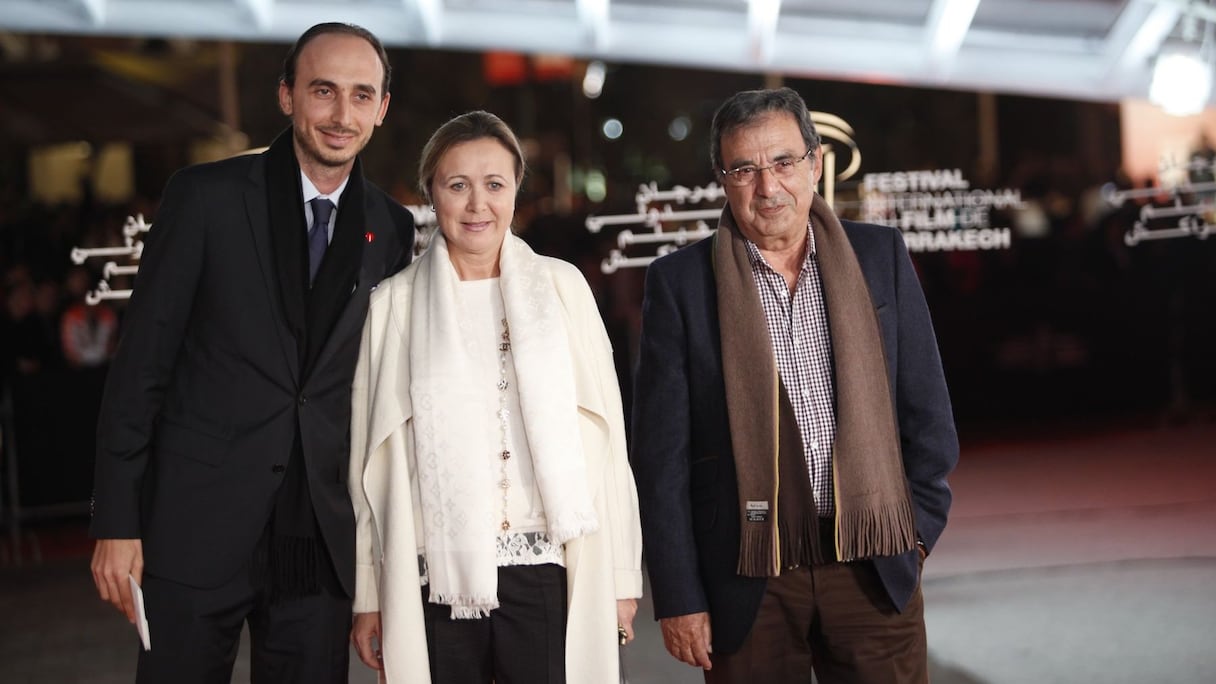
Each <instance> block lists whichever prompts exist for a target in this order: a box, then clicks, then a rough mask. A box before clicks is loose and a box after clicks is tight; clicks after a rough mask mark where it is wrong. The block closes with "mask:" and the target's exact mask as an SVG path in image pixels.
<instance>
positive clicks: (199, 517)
mask: <svg viewBox="0 0 1216 684" xmlns="http://www.w3.org/2000/svg"><path fill="white" fill-rule="evenodd" d="M266 165H267V157H266V155H265V154H260V155H245V156H238V157H234V158H231V159H226V160H224V161H219V162H214V163H211V164H203V165H199V166H193V167H189V168H186V169H183V170H181V171H179V172H178V173H177V174H175V175H174V177H173V178H172V179H171V180H170V181H169V183H168V185H167V186H166V188H165V192H164V197H163V199H162V201H161V204H160V209H159V210H158V212H157V216H156V220H155V222H154V225H153V228H152V230H151V232H150V233H149V234H148V236H147V240H146V246H145V249H144V252H143V258H142V259H141V261H140V268H139V274H138V276H137V277H136V281H135V289H134V293H133V295H132V297H131V302H130V306H129V307H128V310H127V315H126V318H125V320H124V324H123V334H122V339H121V341H120V343H119V345H118V351H117V354H116V356H115V359H114V362H113V365H112V366H111V368H110V371H109V376H108V378H107V382H106V389H105V395H104V399H103V401H102V407H101V412H100V416H99V421H98V452H97V464H96V477H95V485H94V512H93V520H92V525H91V528H90V532H91V535H92V536H93V537H95V538H106V539H111V538H119V539H132V538H138V539H142V541H143V552H144V559H145V567H146V570H147V571H148V572H151V573H153V574H156V575H158V576H160V577H165V578H167V579H171V580H173V581H175V582H179V583H182V584H186V585H189V586H194V587H202V588H209V587H215V586H219V585H221V584H223V583H224V582H226V581H227V580H229V579H231V578H232V577H233V576H235V574H236V573H237V571H238V570H239V569H240V568H241V567H242V566H243V565H245V564H247V563H248V562H249V559H250V558H251V557H252V553H253V549H254V546H255V545H256V543H257V542H258V539H259V537H260V536H261V535H262V532H263V530H264V529H265V526H266V522H267V520H268V519H269V517H270V513H271V509H272V507H273V505H274V500H275V493H276V491H277V489H278V487H279V484H280V482H282V479H283V472H284V466H285V465H286V463H287V462H288V459H289V458H290V455H291V452H292V449H293V447H294V445H295V444H296V441H297V439H298V440H299V447H300V449H301V453H302V462H303V464H304V466H305V470H306V473H307V477H308V487H309V493H310V495H311V497H312V503H313V509H314V511H315V513H316V517H317V523H318V526H319V528H320V530H321V534H322V536H323V537H324V540H325V544H326V547H327V548H328V549H329V552H330V556H331V557H332V559H333V562H334V568H335V570H336V572H337V575H338V578H339V581H340V582H341V583H342V585H343V587H344V588H346V590H347V591H348V592H351V593H352V595H353V591H354V526H355V522H354V510H353V508H352V506H351V502H350V495H349V493H348V491H347V487H346V477H347V472H348V471H349V458H350V447H349V439H350V411H351V400H350V392H351V389H350V388H351V381H352V378H353V377H354V369H355V362H356V359H357V357H358V351H359V340H360V333H361V331H362V328H363V321H364V318H365V316H366V313H367V306H368V295H369V293H370V292H371V290H372V289H373V288H374V287H375V286H376V284H378V283H379V282H380V280H381V279H382V278H384V277H386V276H388V275H391V274H392V273H394V272H396V271H397V270H399V269H401V268H402V267H404V266H405V264H406V263H408V262H409V258H410V255H411V253H412V249H413V240H414V228H413V219H412V217H411V215H410V213H409V212H408V211H407V210H406V209H405V208H404V207H402V206H401V205H400V204H399V203H397V202H396V201H394V200H393V199H392V198H390V197H388V196H387V195H386V194H384V193H383V192H382V191H380V190H379V189H378V188H376V187H375V186H374V185H372V184H371V183H368V182H366V181H365V180H364V179H363V178H362V176H360V175H358V174H356V173H352V175H351V177H350V180H349V183H350V184H356V183H361V184H363V193H362V194H363V198H364V206H363V213H364V217H365V221H366V226H365V227H356V228H359V229H360V234H359V238H358V243H359V244H360V245H361V247H358V248H357V249H355V250H354V251H351V252H348V256H349V258H350V259H357V260H358V263H353V264H347V268H345V269H343V272H344V273H349V280H343V281H341V286H342V288H344V290H345V291H346V292H349V295H348V296H347V297H346V299H345V301H344V302H342V301H341V300H339V303H341V304H342V309H341V311H340V313H338V314H337V318H336V319H335V321H334V323H333V327H332V329H330V331H329V334H328V336H327V337H326V339H325V341H324V342H323V343H322V344H321V345H320V346H319V350H318V352H317V355H316V358H315V360H310V362H309V363H307V364H305V362H304V360H303V359H302V357H301V353H300V336H301V335H302V334H303V333H302V332H301V331H300V330H298V329H296V328H295V327H293V323H292V321H291V316H290V315H289V312H288V310H287V307H286V306H285V303H284V298H283V294H282V292H283V290H282V288H281V287H280V282H279V281H280V275H279V273H278V268H277V265H276V254H275V247H274V241H273V240H272V237H271V230H272V229H271V226H270V219H269V209H268V203H269V201H268V191H267V182H266ZM347 187H348V191H349V188H350V187H352V185H348V186H347ZM300 201H301V202H303V200H302V199H301V200H300ZM339 211H341V208H339ZM300 231H301V235H303V234H304V226H303V224H301V226H300ZM364 231H366V232H364ZM335 239H336V238H335ZM302 240H303V238H301V241H302ZM301 244H302V242H301ZM330 251H331V252H334V249H333V247H332V246H331V249H330ZM326 258H327V259H329V258H330V256H329V255H328V254H327V256H326ZM326 267H327V265H323V266H322V272H323V273H324V271H325V269H326ZM331 270H334V269H331ZM320 277H321V276H318V279H320ZM343 277H346V276H343Z"/></svg>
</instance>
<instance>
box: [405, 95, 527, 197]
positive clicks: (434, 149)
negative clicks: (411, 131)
mask: <svg viewBox="0 0 1216 684" xmlns="http://www.w3.org/2000/svg"><path fill="white" fill-rule="evenodd" d="M484 138H491V139H493V140H497V141H498V142H499V143H501V144H502V146H503V147H505V148H507V151H508V152H510V153H511V156H513V157H515V182H516V183H517V184H518V183H519V182H520V181H522V180H523V178H524V171H525V170H526V169H527V164H526V162H525V161H524V151H523V148H521V147H520V145H519V138H517V137H515V132H514V131H512V130H511V127H510V126H508V125H507V124H506V123H505V122H503V120H502V119H500V118H498V117H497V116H495V115H494V114H491V113H490V112H483V111H481V110H477V111H473V112H466V113H464V114H461V115H460V116H458V117H456V118H454V119H451V120H449V121H448V122H447V123H445V124H443V125H442V126H440V127H439V128H438V129H436V131H435V132H434V133H433V134H431V139H430V140H428V141H426V146H424V147H423V148H422V158H421V159H420V160H419V161H418V189H419V190H420V191H421V192H422V196H423V197H425V198H426V201H427V202H431V201H432V199H431V181H433V180H435V169H437V168H438V167H439V160H440V159H442V158H443V155H445V154H447V152H448V150H450V149H452V148H453V147H455V146H457V145H459V144H461V143H466V142H472V141H474V140H482V139H484Z"/></svg>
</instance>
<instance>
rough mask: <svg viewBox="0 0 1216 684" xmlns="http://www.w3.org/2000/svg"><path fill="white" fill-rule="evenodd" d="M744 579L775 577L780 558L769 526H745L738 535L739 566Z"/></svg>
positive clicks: (779, 570) (779, 567)
mask: <svg viewBox="0 0 1216 684" xmlns="http://www.w3.org/2000/svg"><path fill="white" fill-rule="evenodd" d="M737 572H738V573H739V574H740V575H742V576H744V577H776V576H777V575H780V574H781V558H780V555H779V554H778V548H777V544H776V543H775V542H774V539H773V535H772V527H770V526H769V525H760V526H753V525H745V526H744V527H743V530H742V532H741V533H740V535H739V566H738V569H737Z"/></svg>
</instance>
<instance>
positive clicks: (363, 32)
mask: <svg viewBox="0 0 1216 684" xmlns="http://www.w3.org/2000/svg"><path fill="white" fill-rule="evenodd" d="M327 33H342V34H345V35H348V36H356V37H358V38H362V39H363V40H366V41H367V42H368V43H369V44H370V45H371V46H372V47H373V48H374V49H375V50H376V56H377V57H379V58H380V66H382V67H384V82H383V83H381V84H380V87H381V90H382V92H381V93H380V97H381V98H383V97H384V96H385V95H388V85H389V82H390V81H391V80H392V77H393V67H392V66H390V65H389V63H388V53H387V52H385V51H384V46H383V45H382V44H381V43H380V39H379V38H377V37H376V36H375V35H374V34H373V33H372V32H371V31H368V30H367V29H365V28H363V27H362V26H356V25H354V24H344V23H342V22H339V21H330V22H325V23H323V24H317V25H316V26H313V27H312V28H310V29H308V30H307V31H305V32H304V33H303V34H301V35H300V37H299V38H297V39H296V42H295V45H292V46H291V49H290V50H288V51H287V57H286V58H285V59H284V60H283V73H282V75H280V76H279V81H281V82H283V83H286V84H287V87H288V88H294V87H295V85H296V63H297V62H299V61H300V52H301V51H302V50H303V49H304V46H305V45H308V43H310V42H311V41H312V39H313V38H316V37H317V36H323V35H325V34H327Z"/></svg>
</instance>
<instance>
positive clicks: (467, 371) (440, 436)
mask: <svg viewBox="0 0 1216 684" xmlns="http://www.w3.org/2000/svg"><path fill="white" fill-rule="evenodd" d="M417 268H418V274H417V281H416V286H417V291H416V292H415V299H414V301H415V306H414V307H413V308H412V309H411V314H410V322H409V325H410V348H409V361H410V372H411V374H412V381H411V383H410V388H409V391H410V401H411V403H412V404H413V406H414V418H415V431H414V435H415V446H416V454H417V463H418V484H419V491H420V494H421V508H422V526H423V530H424V532H425V539H424V542H423V545H424V546H425V552H426V559H427V569H428V573H429V576H430V577H429V582H430V596H431V598H430V600H431V602H433V603H441V604H447V605H450V606H452V617H453V618H457V619H458V618H476V617H484V616H486V615H488V614H489V611H490V610H492V609H494V608H497V607H498V566H497V561H496V558H495V537H496V535H497V534H498V533H499V531H500V529H499V521H498V519H497V517H496V515H495V511H494V503H495V501H496V500H497V497H496V496H494V493H495V492H496V483H495V473H494V471H493V470H492V469H491V468H490V467H489V464H490V463H491V460H490V459H491V458H492V456H493V455H494V454H496V453H497V452H498V451H499V450H500V446H499V445H496V444H495V443H494V442H493V441H492V440H491V439H490V436H491V435H492V434H493V430H490V429H486V428H485V427H484V426H476V427H470V426H469V425H468V424H467V423H468V421H469V420H470V419H474V420H481V419H483V417H481V416H473V417H470V416H467V415H466V407H467V406H469V405H471V403H472V401H471V398H472V397H475V396H477V395H478V394H479V390H480V388H481V386H483V385H485V384H486V383H489V384H491V385H493V384H494V383H496V382H497V380H498V378H497V377H478V376H477V373H476V372H474V370H473V369H475V368H476V367H477V364H475V363H474V362H473V359H475V358H477V356H479V355H480V354H481V353H483V352H484V350H479V349H471V348H470V347H469V344H470V340H471V338H472V335H471V334H469V332H468V328H469V325H470V322H469V321H467V320H466V318H465V316H463V315H462V312H463V308H462V306H461V302H460V297H459V294H458V292H457V287H456V285H457V282H458V277H457V275H456V269H455V268H454V267H453V266H452V263H451V261H450V259H449V257H448V250H447V243H446V241H445V240H444V239H443V238H442V235H440V234H437V235H436V236H435V239H434V240H433V242H432V245H431V247H430V249H428V250H427V252H426V253H425V254H423V255H422V256H421V257H420V258H419V263H418V265H417ZM499 269H500V271H501V280H500V287H501V289H502V296H503V305H504V308H505V310H506V316H507V323H508V325H509V327H510V330H511V357H512V361H513V363H514V366H515V375H516V378H517V380H516V383H517V388H516V389H517V391H518V393H519V403H520V410H521V413H522V416H521V418H522V420H523V424H524V428H525V430H524V432H525V434H524V435H521V436H520V438H521V439H527V441H528V448H529V450H530V451H531V452H532V465H533V471H534V473H535V477H536V483H537V488H538V489H539V491H540V495H541V501H542V503H543V505H544V511H545V517H546V520H547V522H548V534H549V537H550V539H552V540H553V542H554V543H557V544H564V543H565V542H567V541H569V540H571V539H574V538H576V537H580V536H583V535H586V534H590V533H592V532H594V531H596V530H597V529H598V527H599V523H598V521H597V520H596V516H595V509H594V507H593V505H592V501H591V496H590V493H589V492H590V489H589V487H588V486H587V473H586V465H585V458H584V455H583V451H582V441H581V436H580V433H579V430H578V421H577V418H578V404H577V401H576V398H575V391H574V367H573V362H572V360H571V354H570V350H569V348H568V341H567V340H568V339H569V338H568V335H567V332H566V325H565V321H564V319H563V315H562V311H563V310H562V305H561V301H560V300H559V299H558V296H557V291H556V289H555V287H554V284H553V282H552V281H551V280H550V279H549V278H548V277H546V276H547V274H548V269H546V268H544V266H543V264H541V263H540V257H538V256H537V255H536V253H534V252H533V251H532V250H531V248H529V247H528V245H527V244H526V243H524V241H523V240H521V239H519V238H518V237H516V236H515V235H513V234H511V233H508V234H507V235H506V238H505V239H504V240H503V245H502V251H501V254H500V256H499Z"/></svg>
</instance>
